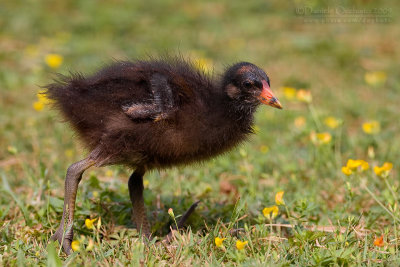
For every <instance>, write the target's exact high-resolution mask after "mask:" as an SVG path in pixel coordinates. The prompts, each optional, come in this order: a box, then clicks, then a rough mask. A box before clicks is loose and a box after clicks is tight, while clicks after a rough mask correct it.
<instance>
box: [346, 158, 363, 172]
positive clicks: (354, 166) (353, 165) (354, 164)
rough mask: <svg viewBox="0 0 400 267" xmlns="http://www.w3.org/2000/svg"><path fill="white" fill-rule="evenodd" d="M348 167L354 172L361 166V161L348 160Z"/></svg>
mask: <svg viewBox="0 0 400 267" xmlns="http://www.w3.org/2000/svg"><path fill="white" fill-rule="evenodd" d="M346 166H347V167H348V168H350V169H352V170H355V169H357V168H358V167H359V166H361V161H360V160H354V159H349V160H347V164H346Z"/></svg>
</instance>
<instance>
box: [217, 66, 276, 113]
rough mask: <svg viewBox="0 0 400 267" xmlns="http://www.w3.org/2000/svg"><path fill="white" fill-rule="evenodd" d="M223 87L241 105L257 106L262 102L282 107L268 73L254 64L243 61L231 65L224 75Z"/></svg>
mask: <svg viewBox="0 0 400 267" xmlns="http://www.w3.org/2000/svg"><path fill="white" fill-rule="evenodd" d="M223 87H224V90H225V92H226V94H227V95H228V97H229V98H231V99H232V100H235V101H238V103H240V104H241V105H250V106H257V105H259V104H260V103H262V104H265V105H269V106H272V107H275V108H279V109H282V105H281V103H280V102H279V100H278V99H277V98H276V97H275V96H274V94H273V93H272V91H271V89H270V81H269V78H268V76H267V74H266V73H265V72H264V71H263V70H262V69H260V68H259V67H257V66H256V65H254V64H251V63H248V62H241V63H237V64H235V65H233V66H231V67H230V68H229V69H228V70H227V71H226V73H225V75H224V78H223Z"/></svg>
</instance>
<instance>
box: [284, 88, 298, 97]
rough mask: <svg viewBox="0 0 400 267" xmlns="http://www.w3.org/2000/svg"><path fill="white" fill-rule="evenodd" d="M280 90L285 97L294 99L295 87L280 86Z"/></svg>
mask: <svg viewBox="0 0 400 267" xmlns="http://www.w3.org/2000/svg"><path fill="white" fill-rule="evenodd" d="M281 90H282V91H283V95H284V96H285V97H286V99H294V98H295V97H296V89H295V88H293V87H282V88H281Z"/></svg>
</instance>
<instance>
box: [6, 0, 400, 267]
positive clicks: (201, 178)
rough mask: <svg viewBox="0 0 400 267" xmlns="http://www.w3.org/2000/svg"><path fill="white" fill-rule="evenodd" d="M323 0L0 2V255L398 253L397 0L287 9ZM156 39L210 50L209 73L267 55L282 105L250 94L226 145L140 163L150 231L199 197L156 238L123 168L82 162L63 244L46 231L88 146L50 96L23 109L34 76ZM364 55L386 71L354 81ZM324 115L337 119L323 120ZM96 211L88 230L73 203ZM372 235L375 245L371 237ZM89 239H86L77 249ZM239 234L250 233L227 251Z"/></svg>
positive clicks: (249, 259)
mask: <svg viewBox="0 0 400 267" xmlns="http://www.w3.org/2000/svg"><path fill="white" fill-rule="evenodd" d="M323 3H325V1H321V2H319V1H307V2H303V1H293V2H287V3H286V4H285V3H281V2H280V1H272V2H269V1H255V0H251V1H227V0H225V1H219V2H218V3H216V2H214V1H200V0H198V1H190V2H189V1H186V2H177V1H171V0H168V1H154V0H151V1H147V2H146V3H140V2H139V1H118V0H116V1H28V2H26V1H7V3H3V4H2V8H1V9H0V26H1V27H0V108H1V112H0V126H1V131H0V148H1V149H0V176H1V178H2V181H1V186H0V192H1V194H0V265H3V266H10V265H17V266H28V265H35V266H36V265H38V264H39V265H46V264H47V265H51V266H59V265H61V264H62V263H63V264H66V265H89V266H92V265H93V266H98V265H99V264H100V265H102V266H109V265H114V266H124V265H132V266H137V265H139V264H146V265H149V266H158V265H171V264H172V265H179V266H191V265H194V266H197V265H200V264H201V265H212V266H215V265H222V264H224V265H228V266H231V265H251V266H254V265H256V266H265V265H277V266H289V265H293V266H309V265H312V266H320V265H324V266H326V265H333V266H351V265H357V266H359V265H364V266H374V265H391V266H397V265H399V264H400V256H399V247H398V246H399V239H398V234H399V219H400V212H399V207H398V205H399V194H398V191H399V171H400V161H399V158H400V123H399V115H400V114H399V107H398V103H399V101H400V82H399V78H398V77H399V76H400V72H399V69H400V68H399V67H400V66H399V65H400V64H399V62H400V53H399V50H398V40H399V39H400V30H399V27H398V25H397V24H398V23H397V17H396V15H397V13H396V11H397V10H396V4H397V2H395V1H371V2H368V1H343V2H340V4H339V3H336V2H332V3H330V4H331V5H330V7H336V6H338V5H341V6H344V7H354V8H358V9H373V8H391V9H392V10H391V13H390V17H391V18H392V19H393V22H392V23H387V24H379V23H371V24H361V23H327V24H318V23H304V22H303V21H302V18H301V17H299V16H296V15H295V12H294V10H295V7H302V6H304V5H309V6H312V7H314V8H319V7H324V5H323ZM165 52H169V53H181V54H183V55H185V56H188V57H191V58H193V59H198V58H201V59H203V60H206V61H208V62H211V64H212V65H213V67H214V68H215V72H216V73H219V72H222V71H223V69H224V66H226V65H228V64H231V63H233V62H236V61H239V60H245V61H250V62H253V63H255V64H257V65H259V66H261V67H263V68H264V69H265V70H266V71H267V73H268V74H269V76H270V77H271V80H272V89H273V91H274V92H275V93H276V95H278V97H279V98H280V100H281V102H282V104H283V106H284V108H285V109H284V110H274V109H271V108H268V107H265V106H263V107H260V108H259V110H258V113H257V121H256V130H257V135H255V136H254V137H253V138H252V139H251V140H250V142H248V143H246V144H245V145H242V146H240V147H238V148H237V149H235V150H233V151H232V152H231V153H229V154H227V155H224V156H221V157H219V158H216V159H213V160H211V161H209V162H206V163H204V164H201V165H197V166H196V165H195V166H188V167H185V168H179V169H172V170H166V171H162V172H152V173H150V174H148V175H146V177H145V179H147V180H148V185H147V186H146V193H145V202H146V205H147V207H148V217H149V219H150V222H151V224H152V230H153V233H154V234H155V235H156V236H160V237H162V236H164V235H165V234H167V233H168V229H169V227H170V225H172V224H173V220H172V218H170V216H169V215H168V213H167V211H168V209H169V208H171V207H172V208H173V209H174V213H175V215H179V214H182V213H183V212H184V211H185V210H186V209H187V208H188V207H189V206H190V205H191V204H192V203H193V202H194V201H196V200H198V199H200V200H201V201H202V202H201V204H200V205H199V208H198V209H197V211H196V213H195V214H194V215H193V217H192V218H191V219H190V221H189V223H188V225H190V227H189V228H188V229H187V230H185V231H181V232H180V233H179V234H177V235H176V240H175V241H174V242H173V243H172V244H171V245H169V246H163V245H160V244H153V243H152V244H150V245H145V244H144V243H143V242H142V241H141V240H140V239H139V238H138V234H137V232H136V230H135V229H134V225H133V223H132V222H131V205H130V200H129V195H128V190H127V180H128V177H129V174H130V170H127V169H124V168H122V167H118V166H114V167H110V168H102V169H91V170H90V171H88V172H87V173H85V176H84V178H83V180H82V182H81V184H80V188H79V191H78V196H77V203H78V204H77V208H76V214H75V225H74V229H75V239H76V240H80V241H81V244H82V249H81V252H79V253H77V252H76V253H73V254H72V255H71V256H69V257H66V255H65V254H64V253H62V252H61V253H60V249H59V245H58V244H57V243H52V242H50V241H49V238H50V236H51V234H52V233H53V232H54V231H55V230H56V228H57V226H58V224H59V222H60V220H61V215H62V205H63V194H64V192H63V187H64V186H63V183H64V175H65V172H66V169H67V167H68V166H69V165H70V164H72V163H73V162H75V161H77V160H79V159H81V158H82V157H83V156H84V155H85V153H86V152H85V151H84V150H83V149H82V148H81V146H80V145H79V143H78V142H77V141H76V140H75V138H74V134H73V132H72V130H71V129H70V128H69V127H68V126H67V125H66V124H63V123H60V121H61V119H60V118H59V117H58V115H57V113H56V112H55V111H52V110H50V109H49V108H48V107H45V108H44V109H43V110H42V111H36V110H35V109H33V107H32V104H33V103H34V102H35V101H37V99H36V93H37V92H38V91H39V90H40V87H39V86H40V85H44V84H46V83H49V82H50V81H51V79H52V77H54V73H55V72H61V73H64V74H66V73H68V71H69V70H76V71H81V72H84V73H90V72H93V71H94V70H96V69H97V68H99V67H100V66H102V65H104V64H106V63H108V62H110V61H111V60H112V59H113V58H115V59H133V58H145V57H146V55H148V54H150V55H160V54H163V53H165ZM49 53H56V54H60V55H62V56H63V57H64V61H63V63H62V65H61V66H60V68H58V69H51V68H50V67H48V66H47V65H46V63H45V61H44V58H45V56H46V55H47V54H49ZM371 71H384V72H385V73H386V75H387V80H386V82H385V83H383V84H377V85H372V84H368V83H367V82H366V81H365V77H364V76H365V74H366V73H367V72H371ZM282 86H291V87H295V88H297V89H300V88H305V89H308V90H310V91H311V92H312V95H313V101H312V104H311V105H307V104H305V103H301V102H299V101H296V100H290V99H288V98H285V96H284V93H283V90H281V89H279V88H281V87H282ZM310 111H313V113H311V112H310ZM299 116H302V117H304V118H305V125H304V126H303V127H300V128H299V127H296V126H295V124H294V121H295V120H296V118H298V117H299ZM327 116H334V117H336V118H338V119H340V120H341V121H342V124H341V125H340V126H339V127H338V128H336V129H330V128H329V127H327V126H326V125H325V124H324V119H325V118H326V117H327ZM370 120H377V121H378V122H379V123H380V125H381V131H380V132H379V133H377V134H374V135H368V134H366V133H364V132H363V130H362V124H363V123H364V122H366V121H370ZM313 131H316V132H329V133H330V134H331V135H332V140H331V141H330V142H329V143H328V144H324V145H315V144H313V142H312V141H311V140H310V134H311V133H312V132H313ZM265 146H266V147H267V148H268V149H266V147H265ZM266 150H268V151H266ZM368 151H369V152H368ZM372 151H373V152H374V153H372ZM349 158H353V159H364V160H366V161H368V162H369V164H370V166H371V168H370V169H369V170H368V171H366V172H363V173H360V174H355V175H351V176H349V177H348V176H345V175H344V174H343V173H342V172H341V167H342V166H343V165H345V164H346V162H347V159H349ZM385 161H387V162H392V163H393V164H394V168H393V170H391V172H390V174H389V176H388V177H387V178H386V180H385V179H382V178H379V177H377V176H376V175H375V174H374V172H373V171H372V168H373V167H374V166H377V165H379V166H380V165H382V164H383V163H384V162H385ZM281 190H284V191H285V194H284V199H285V202H286V206H280V207H279V208H280V211H279V215H278V216H277V217H276V218H274V220H273V221H272V223H273V224H275V226H272V225H270V221H269V220H268V219H267V218H265V217H264V216H263V214H262V210H263V208H264V207H267V206H271V205H274V197H275V194H276V193H277V192H278V191H281ZM98 217H101V221H102V225H101V228H100V230H96V231H92V230H88V229H87V228H86V227H85V225H84V221H85V219H86V218H98ZM95 224H96V223H95ZM239 228H240V229H241V231H239V232H237V231H232V230H233V229H239ZM234 232H235V233H234ZM381 235H383V237H384V245H383V247H378V246H375V245H374V240H375V239H376V238H377V237H379V236H381ZM215 237H224V238H226V240H224V248H218V247H216V246H215V244H214V239H215ZM90 239H92V240H93V241H94V246H93V249H92V250H91V251H85V249H84V248H85V247H86V246H87V245H88V242H89V240H90ZM237 240H242V241H248V244H247V245H246V247H245V248H244V249H243V250H240V251H239V250H237V249H236V247H235V242H236V241H237Z"/></svg>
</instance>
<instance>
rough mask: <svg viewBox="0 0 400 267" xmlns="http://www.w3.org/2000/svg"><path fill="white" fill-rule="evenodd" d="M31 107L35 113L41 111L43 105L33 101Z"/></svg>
mask: <svg viewBox="0 0 400 267" xmlns="http://www.w3.org/2000/svg"><path fill="white" fill-rule="evenodd" d="M32 106H33V108H34V109H35V110H36V111H42V110H43V108H44V103H43V102H40V101H35V102H34V103H33V105H32Z"/></svg>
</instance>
